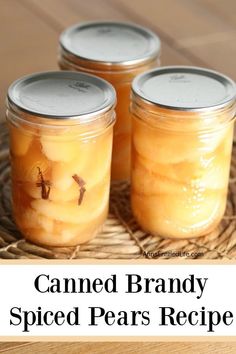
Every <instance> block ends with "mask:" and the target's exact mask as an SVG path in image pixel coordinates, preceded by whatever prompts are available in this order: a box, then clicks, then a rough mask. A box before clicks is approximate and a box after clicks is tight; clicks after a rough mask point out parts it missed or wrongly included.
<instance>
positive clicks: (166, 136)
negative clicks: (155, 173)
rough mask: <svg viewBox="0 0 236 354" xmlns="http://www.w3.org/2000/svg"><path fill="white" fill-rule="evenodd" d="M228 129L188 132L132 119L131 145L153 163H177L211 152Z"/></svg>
mask: <svg viewBox="0 0 236 354" xmlns="http://www.w3.org/2000/svg"><path fill="white" fill-rule="evenodd" d="M227 132H228V128H222V130H220V131H215V132H212V133H208V134H206V133H204V134H203V133H202V132H199V133H197V132H194V133H192V134H190V133H188V134H187V133H185V134H183V132H174V131H171V130H160V129H158V128H154V127H151V126H148V125H147V124H145V123H144V122H141V121H138V120H137V119H135V120H134V123H133V144H134V147H135V149H136V150H137V152H138V153H139V154H140V155H141V156H143V157H145V158H147V159H150V160H152V161H154V162H157V163H162V164H165V163H179V162H182V161H184V160H189V161H190V160H194V159H195V158H199V156H202V154H208V153H211V152H213V151H214V150H215V149H216V148H217V147H218V146H219V144H220V143H221V142H222V140H223V139H224V138H225V136H226V135H227Z"/></svg>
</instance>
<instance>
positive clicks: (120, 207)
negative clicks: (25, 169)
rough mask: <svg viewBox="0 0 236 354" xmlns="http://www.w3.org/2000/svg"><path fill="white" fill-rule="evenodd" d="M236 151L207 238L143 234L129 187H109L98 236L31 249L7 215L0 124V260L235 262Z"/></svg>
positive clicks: (5, 152)
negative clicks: (221, 207) (224, 198)
mask: <svg viewBox="0 0 236 354" xmlns="http://www.w3.org/2000/svg"><path fill="white" fill-rule="evenodd" d="M235 182H236V146H235V147H234V149H233V158H232V164H231V176H230V184H229V194H228V203H227V210H226V213H225V216H224V218H223V220H222V222H221V224H220V225H219V227H218V228H217V229H215V230H214V231H213V232H212V233H211V234H209V235H207V236H204V237H200V238H195V239H190V240H168V239H163V238H161V237H156V236H155V237H154V236H152V235H150V234H148V233H145V232H143V231H142V230H141V229H140V228H139V226H138V225H137V223H136V222H135V220H134V218H133V216H132V213H131V210H130V204H129V185H128V183H126V182H119V183H114V184H113V185H112V188H111V203H110V214H109V217H108V219H107V221H106V223H105V226H104V228H103V231H102V232H101V233H100V234H99V235H98V236H97V237H96V238H95V239H94V240H92V241H90V242H88V243H86V244H83V245H80V246H77V247H67V248H52V247H42V246H37V245H34V244H32V243H30V242H27V241H25V240H24V239H23V238H22V236H21V234H20V232H19V231H18V230H17V228H16V226H15V224H14V221H13V219H12V215H11V202H10V194H11V188H10V166H9V158H8V132H7V128H6V126H5V124H0V197H1V201H0V258H5V259H22V258H30V259H40V258H43V259H81V258H91V259H92V258H97V259H137V258H149V259H157V258H165V259H170V258H172V259H173V258H181V259H183V258H191V259H235V258H236V220H235V217H234V215H236V183H235Z"/></svg>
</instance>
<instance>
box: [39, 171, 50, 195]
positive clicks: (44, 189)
mask: <svg viewBox="0 0 236 354" xmlns="http://www.w3.org/2000/svg"><path fill="white" fill-rule="evenodd" d="M37 169H38V179H39V182H37V183H36V186H37V187H40V188H41V197H42V199H48V198H49V194H50V190H51V183H50V182H49V181H45V179H44V177H43V173H42V171H41V169H40V167H37Z"/></svg>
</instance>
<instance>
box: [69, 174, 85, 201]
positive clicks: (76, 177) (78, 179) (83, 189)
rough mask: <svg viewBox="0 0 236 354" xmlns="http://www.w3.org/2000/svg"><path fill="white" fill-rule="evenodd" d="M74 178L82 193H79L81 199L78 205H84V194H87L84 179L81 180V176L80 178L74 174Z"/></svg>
mask: <svg viewBox="0 0 236 354" xmlns="http://www.w3.org/2000/svg"><path fill="white" fill-rule="evenodd" d="M72 178H73V179H74V181H75V182H76V183H77V184H78V185H79V187H80V191H79V192H80V193H79V199H78V205H81V204H82V201H83V198H84V193H85V192H86V188H85V184H86V183H85V181H84V180H83V178H81V177H80V176H78V175H77V174H74V175H73V176H72Z"/></svg>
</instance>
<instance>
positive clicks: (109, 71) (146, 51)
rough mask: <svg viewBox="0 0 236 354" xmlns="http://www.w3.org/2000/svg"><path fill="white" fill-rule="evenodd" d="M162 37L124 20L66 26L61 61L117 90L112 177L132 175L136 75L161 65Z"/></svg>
mask: <svg viewBox="0 0 236 354" xmlns="http://www.w3.org/2000/svg"><path fill="white" fill-rule="evenodd" d="M159 56H160V40H159V38H158V37H157V36H156V35H155V34H154V33H152V32H151V31H149V30H148V29H146V28H143V27H140V26H137V25H134V24H131V23H124V22H88V23H82V24H79V25H76V26H72V27H69V28H68V29H66V30H65V31H64V32H63V33H62V35H61V37H60V57H59V65H60V68H61V69H63V70H76V71H84V72H88V73H92V74H95V75H97V76H100V77H102V78H103V79H105V80H107V81H109V82H110V83H111V84H112V85H113V86H114V87H115V89H116V92H117V106H116V116H117V122H116V124H115V127H114V141H113V154H112V179H114V180H115V179H116V180H117V179H129V177H130V147H131V121H130V115H129V103H130V87H131V82H132V80H133V78H134V77H135V76H136V75H138V74H140V73H141V72H144V71H146V70H149V69H151V68H154V67H156V66H158V65H159Z"/></svg>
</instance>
